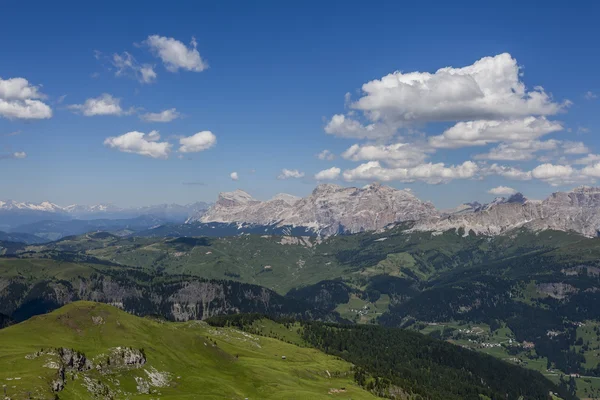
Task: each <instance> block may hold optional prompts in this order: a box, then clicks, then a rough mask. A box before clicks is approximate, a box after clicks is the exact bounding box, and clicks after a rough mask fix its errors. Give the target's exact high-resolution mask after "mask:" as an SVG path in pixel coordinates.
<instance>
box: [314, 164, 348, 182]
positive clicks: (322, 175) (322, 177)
mask: <svg viewBox="0 0 600 400" xmlns="http://www.w3.org/2000/svg"><path fill="white" fill-rule="evenodd" d="M341 172H342V170H341V169H339V168H338V167H331V168H329V169H324V170H323V171H319V172H317V173H316V174H315V179H316V180H318V181H330V180H334V179H337V178H338V177H339V176H340V173H341Z"/></svg>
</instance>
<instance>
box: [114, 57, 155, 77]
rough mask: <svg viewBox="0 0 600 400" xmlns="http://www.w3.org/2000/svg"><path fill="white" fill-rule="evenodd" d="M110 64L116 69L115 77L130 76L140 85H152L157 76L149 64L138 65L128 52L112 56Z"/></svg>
mask: <svg viewBox="0 0 600 400" xmlns="http://www.w3.org/2000/svg"><path fill="white" fill-rule="evenodd" d="M112 64H113V66H114V67H115V68H116V69H117V71H116V72H115V75H116V76H130V77H132V78H135V79H137V80H138V81H139V82H140V83H152V82H154V81H156V77H157V74H156V72H155V71H154V67H153V66H152V65H150V64H143V65H142V64H139V63H138V62H137V61H136V59H135V58H134V57H133V56H132V55H131V54H130V53H128V52H126V51H125V52H123V54H113V58H112Z"/></svg>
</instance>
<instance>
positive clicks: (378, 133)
mask: <svg viewBox="0 0 600 400" xmlns="http://www.w3.org/2000/svg"><path fill="white" fill-rule="evenodd" d="M325 132H326V133H328V134H330V135H335V136H340V137H345V138H354V139H378V138H385V137H388V136H391V135H393V134H394V132H395V129H391V128H390V127H388V126H386V125H384V124H380V123H373V124H368V125H363V124H361V123H360V122H359V121H357V120H355V119H352V118H349V117H346V116H345V115H344V114H336V115H334V116H333V117H331V120H330V121H329V122H328V123H327V125H325Z"/></svg>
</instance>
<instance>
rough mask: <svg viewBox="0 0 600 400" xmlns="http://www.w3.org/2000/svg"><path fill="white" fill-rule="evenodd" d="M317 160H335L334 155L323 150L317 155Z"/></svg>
mask: <svg viewBox="0 0 600 400" xmlns="http://www.w3.org/2000/svg"><path fill="white" fill-rule="evenodd" d="M317 158H318V159H319V160H326V161H331V160H333V159H334V158H335V155H334V154H333V153H332V152H331V151H329V150H327V149H325V150H323V151H322V152H320V153H319V154H317Z"/></svg>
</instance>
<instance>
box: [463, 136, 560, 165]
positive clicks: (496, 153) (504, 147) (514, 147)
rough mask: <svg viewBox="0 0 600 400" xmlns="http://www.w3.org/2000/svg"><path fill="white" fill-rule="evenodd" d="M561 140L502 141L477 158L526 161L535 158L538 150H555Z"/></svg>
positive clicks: (476, 157)
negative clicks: (507, 142)
mask: <svg viewBox="0 0 600 400" xmlns="http://www.w3.org/2000/svg"><path fill="white" fill-rule="evenodd" d="M560 143H561V142H560V141H558V140H554V139H550V140H546V141H540V140H531V141H528V142H513V143H509V144H506V143H501V144H499V145H498V146H497V147H494V148H493V149H491V150H490V151H489V152H488V153H484V154H477V155H476V156H475V159H477V160H495V161H499V160H503V161H525V160H531V159H532V158H534V155H535V153H536V152H538V151H542V150H554V149H556V148H557V147H558V145H559V144H560Z"/></svg>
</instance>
